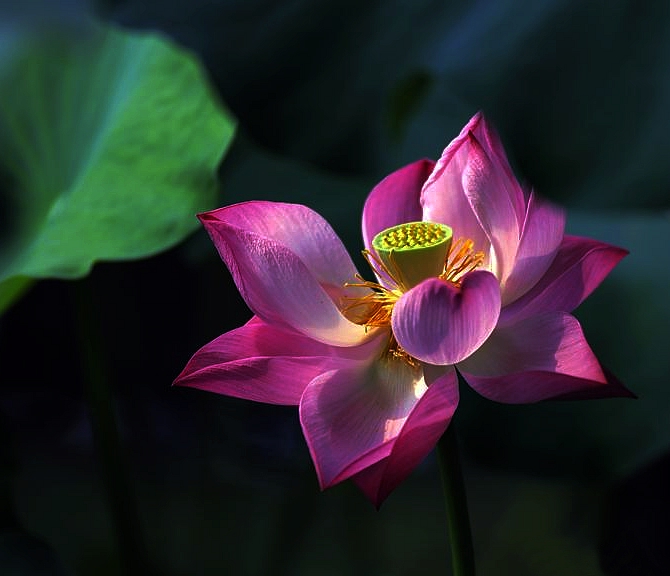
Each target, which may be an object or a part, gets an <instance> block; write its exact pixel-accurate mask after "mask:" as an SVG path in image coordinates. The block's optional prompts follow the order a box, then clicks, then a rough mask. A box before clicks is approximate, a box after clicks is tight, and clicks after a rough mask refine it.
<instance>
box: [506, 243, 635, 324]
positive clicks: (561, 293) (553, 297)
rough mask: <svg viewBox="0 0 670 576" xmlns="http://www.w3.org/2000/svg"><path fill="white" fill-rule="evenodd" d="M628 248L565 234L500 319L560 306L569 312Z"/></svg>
mask: <svg viewBox="0 0 670 576" xmlns="http://www.w3.org/2000/svg"><path fill="white" fill-rule="evenodd" d="M626 254H628V251H626V250H623V249H622V248H617V247H616V246H611V245H609V244H605V243H603V242H598V241H597V240H591V239H588V238H580V237H577V236H565V237H564V238H563V242H562V243H561V246H560V248H559V249H558V252H557V253H556V257H555V258H554V260H553V261H552V263H551V265H550V266H549V269H548V270H547V272H546V273H545V274H544V276H542V278H540V280H539V281H538V282H537V283H536V284H535V286H533V288H531V289H530V290H529V291H528V292H526V293H525V294H524V295H523V296H521V297H520V298H519V299H518V300H516V301H515V302H513V303H512V304H510V305H509V306H506V307H505V308H504V309H503V312H502V314H501V317H500V322H501V323H504V324H509V323H513V322H516V321H518V320H520V319H522V318H526V317H528V316H532V315H535V314H539V313H542V312H549V311H554V310H560V311H563V312H571V311H572V310H574V309H575V308H576V307H577V306H579V304H581V303H582V301H583V300H584V299H585V298H586V297H587V296H588V295H589V294H591V292H593V290H595V289H596V287H597V286H598V285H599V284H600V283H601V282H602V281H603V280H604V279H605V277H606V276H607V275H608V274H609V273H610V271H611V270H612V268H614V266H616V265H617V264H618V263H619V261H620V260H621V259H622V258H623V257H624V256H625V255H626Z"/></svg>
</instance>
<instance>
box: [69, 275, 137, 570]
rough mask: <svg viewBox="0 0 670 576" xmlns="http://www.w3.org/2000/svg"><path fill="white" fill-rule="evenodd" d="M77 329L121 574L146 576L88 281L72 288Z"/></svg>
mask: <svg viewBox="0 0 670 576" xmlns="http://www.w3.org/2000/svg"><path fill="white" fill-rule="evenodd" d="M75 294H76V305H77V324H78V331H79V338H80V341H81V342H80V350H81V354H82V364H83V372H84V381H85V383H84V387H85V391H86V400H87V403H88V408H89V412H90V417H91V427H92V429H93V439H94V441H95V445H96V448H97V452H98V458H99V459H100V463H101V465H102V472H103V474H104V480H105V488H106V491H107V498H108V504H109V506H110V512H111V514H112V521H113V525H114V531H115V533H116V538H117V546H118V548H119V556H120V568H121V572H122V573H123V574H127V575H131V576H134V575H138V576H139V575H140V574H141V575H147V574H149V573H150V572H149V569H148V568H149V564H148V561H147V557H146V550H145V547H144V539H143V537H142V531H141V529H140V521H139V513H138V510H137V503H136V501H135V494H134V493H133V490H132V488H131V483H130V477H129V470H128V467H127V465H126V459H125V454H124V452H123V449H122V444H121V439H120V436H119V429H118V425H117V421H116V414H115V412H114V403H113V398H112V391H111V389H110V383H109V378H108V376H107V370H106V369H105V368H104V366H103V364H104V358H103V356H104V353H103V350H104V348H103V345H102V339H101V334H100V330H99V325H98V318H97V316H98V315H97V314H96V307H95V306H94V304H93V302H94V294H93V290H92V281H91V279H90V278H86V279H84V280H80V281H78V282H76V283H75Z"/></svg>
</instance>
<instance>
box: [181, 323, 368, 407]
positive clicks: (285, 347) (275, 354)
mask: <svg viewBox="0 0 670 576" xmlns="http://www.w3.org/2000/svg"><path fill="white" fill-rule="evenodd" d="M367 346H368V348H366V347H363V346H361V347H347V348H336V347H333V346H328V345H326V344H321V343H320V342H316V341H315V340H312V339H310V338H307V337H305V336H302V335H301V334H299V333H297V332H294V331H289V330H284V329H281V328H277V327H274V326H270V325H268V324H265V323H264V322H262V321H260V320H258V319H256V318H254V319H252V320H251V321H250V322H248V323H247V324H246V325H244V326H242V327H240V328H237V329H235V330H232V331H230V332H228V333H226V334H223V335H222V336H219V337H218V338H216V339H215V340H213V341H212V342H210V343H209V344H207V345H205V346H203V347H202V348H201V349H200V350H198V351H197V352H196V353H195V354H194V356H193V357H192V358H191V359H190V360H189V362H188V364H187V365H186V367H185V368H184V370H183V371H182V373H181V374H180V375H179V376H178V378H177V379H176V380H175V382H174V383H175V385H177V386H190V387H192V388H199V389H201V390H208V391H210V392H215V393H217V394H224V395H226V396H234V397H236V398H244V399H246V400H255V401H257V402H266V403H268V404H287V405H298V403H299V402H300V397H301V396H302V393H303V391H304V390H305V387H306V386H307V384H309V382H310V381H311V380H312V379H313V378H315V377H316V376H318V375H319V374H321V373H323V372H326V371H328V370H333V369H336V368H343V367H346V366H348V365H350V364H351V363H353V362H356V361H360V360H361V359H364V358H365V357H366V355H369V353H370V351H369V346H370V345H369V344H368V345H367Z"/></svg>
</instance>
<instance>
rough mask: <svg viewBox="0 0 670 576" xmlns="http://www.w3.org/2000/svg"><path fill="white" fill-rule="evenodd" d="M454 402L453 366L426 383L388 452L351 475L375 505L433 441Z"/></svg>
mask: <svg viewBox="0 0 670 576" xmlns="http://www.w3.org/2000/svg"><path fill="white" fill-rule="evenodd" d="M457 405H458V381H457V378H456V372H455V371H454V369H453V368H451V367H449V368H447V369H446V373H444V374H442V375H441V376H440V377H439V378H437V379H436V380H434V381H433V382H432V383H430V384H429V386H428V390H426V392H425V394H424V395H423V396H422V397H421V399H420V400H419V401H418V402H417V403H416V405H415V406H414V408H413V409H412V411H411V413H410V414H409V416H408V417H407V420H406V421H405V424H404V426H403V427H402V430H400V433H399V434H398V437H397V438H396V439H395V442H394V443H393V447H392V448H391V451H390V453H389V455H388V456H387V457H385V458H383V459H382V460H380V461H379V462H377V463H376V464H373V465H372V466H370V467H369V468H365V469H364V470H361V471H360V472H359V473H358V474H356V475H355V476H354V477H353V478H352V479H353V481H354V482H355V483H356V485H357V486H358V487H359V488H360V489H361V490H362V491H363V492H364V493H365V495H366V496H367V497H368V498H369V499H370V500H371V501H372V503H373V504H374V505H375V506H377V507H379V506H380V505H381V503H382V502H383V501H384V500H385V499H386V498H387V496H388V495H389V494H390V493H391V492H392V491H393V490H394V489H395V488H396V487H397V486H398V485H399V484H400V483H401V482H402V481H403V480H404V479H405V478H406V477H407V476H409V474H410V473H411V472H412V470H414V469H415V468H416V467H417V466H418V465H419V464H420V463H421V461H422V460H423V459H424V458H425V457H426V456H427V455H428V453H429V452H430V451H431V450H432V449H433V447H434V446H435V445H436V444H437V441H438V440H439V439H440V437H441V436H442V434H443V433H444V431H445V430H446V429H447V426H449V423H450V422H451V418H452V416H453V415H454V412H455V411H456V406H457Z"/></svg>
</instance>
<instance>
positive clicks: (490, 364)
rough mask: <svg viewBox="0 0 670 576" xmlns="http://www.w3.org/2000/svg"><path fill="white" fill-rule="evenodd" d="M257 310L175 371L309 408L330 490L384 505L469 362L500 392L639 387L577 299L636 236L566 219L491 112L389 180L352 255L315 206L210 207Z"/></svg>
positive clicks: (181, 380)
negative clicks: (607, 365)
mask: <svg viewBox="0 0 670 576" xmlns="http://www.w3.org/2000/svg"><path fill="white" fill-rule="evenodd" d="M199 218H200V220H201V221H202V223H203V225H204V226H205V228H206V230H207V232H208V233H209V235H210V236H211V238H212V241H213V242H214V244H215V246H216V248H217V250H218V251H219V254H220V255H221V258H222V259H223V260H224V262H225V263H226V265H227V266H228V268H229V270H230V272H231V274H232V277H233V280H234V281H235V284H236V285H237V288H238V289H239V291H240V293H241V295H242V297H243V298H244V300H245V302H246V303H247V305H248V306H249V308H250V309H251V310H252V311H253V313H254V316H253V318H252V319H251V320H250V321H249V322H248V323H247V324H245V325H244V326H242V327H240V328H237V329H235V330H233V331H231V332H228V333H226V334H223V335H222V336H220V337H218V338H217V339H215V340H214V341H213V342H210V343H209V344H207V345H206V346H204V347H203V348H202V349H201V350H199V351H198V352H196V354H195V355H194V356H193V358H191V360H190V361H189V362H188V364H187V366H186V368H185V369H184V371H183V372H182V373H181V375H180V376H179V377H178V378H177V380H176V382H175V384H178V385H184V386H192V387H195V388H200V389H203V390H209V391H212V392H216V393H219V394H225V395H228V396H235V397H238V398H246V399H249V400H255V401H258V402H267V403H273V404H288V405H297V406H299V412H300V422H301V425H302V429H303V432H304V435H305V438H306V440H307V445H308V447H309V451H310V454H311V456H312V459H313V461H314V465H315V467H316V472H317V475H318V479H319V483H320V486H321V488H322V489H324V488H327V487H329V486H332V485H334V484H337V483H338V482H341V481H343V480H346V479H352V480H353V481H354V482H355V483H356V484H357V485H358V486H359V487H360V488H361V489H362V490H363V492H364V493H365V495H366V496H367V497H368V498H369V499H370V500H371V501H372V502H373V503H374V504H375V505H377V506H379V505H380V504H381V502H382V501H383V500H384V499H385V498H386V497H387V496H388V495H389V493H390V492H391V491H392V490H393V489H394V488H395V487H396V486H397V485H398V484H399V483H400V482H401V481H402V480H403V479H405V478H406V477H407V476H408V475H409V474H410V472H411V471H412V470H413V469H414V468H415V467H416V466H417V465H418V464H419V463H420V462H421V461H422V460H423V459H424V457H425V456H426V455H427V454H428V453H429V452H430V450H431V449H432V448H433V447H434V446H435V444H436V443H437V441H438V439H439V438H440V436H441V435H442V434H443V432H444V431H445V430H446V428H447V426H449V423H450V421H451V418H452V416H453V414H454V411H455V410H456V406H457V404H458V399H459V390H458V377H457V370H458V371H459V372H460V373H461V375H462V377H463V378H464V379H465V381H466V382H467V383H468V384H469V385H470V386H471V387H472V388H474V389H475V390H476V391H477V392H478V393H479V394H481V395H483V396H485V397H486V398H490V399H492V400H495V401H498V402H506V403H530V402H538V401H541V400H547V399H554V398H587V397H589V398H590V397H606V396H625V395H630V393H628V391H627V390H626V389H625V388H623V386H621V385H620V384H619V383H618V382H617V381H616V380H615V379H613V378H612V377H611V376H609V375H608V374H607V373H606V372H605V371H604V370H603V368H602V367H601V366H600V364H599V362H598V360H597V359H596V357H595V355H594V354H593V352H592V351H591V349H590V347H589V345H588V344H587V342H586V339H585V338H584V334H583V333H582V329H581V327H580V325H579V323H578V321H577V320H576V319H575V318H574V317H573V316H571V315H570V312H571V311H572V310H573V309H574V308H575V307H577V306H578V305H579V304H580V303H581V302H582V301H583V300H584V299H585V298H586V297H587V296H588V295H589V294H590V293H591V292H592V291H593V290H594V289H595V288H596V286H598V284H600V282H601V281H602V280H603V279H604V278H605V276H607V274H608V273H609V272H610V271H611V270H612V268H613V267H614V266H615V265H616V264H617V263H618V262H619V260H621V258H622V257H623V256H624V255H625V254H626V251H624V250H622V249H620V248H616V247H614V246H610V245H607V244H603V243H602V242H598V241H595V240H589V239H585V238H578V237H574V236H565V235H564V223H565V216H564V214H563V212H562V211H561V210H559V209H558V208H557V207H555V206H553V205H551V204H549V203H547V202H545V201H542V200H540V199H538V198H537V196H535V194H534V193H533V192H530V193H528V194H527V193H525V192H524V190H523V189H522V187H521V186H520V185H519V183H518V182H517V181H516V179H515V178H514V175H513V173H512V170H511V168H510V166H509V164H508V161H507V158H506V156H505V153H504V151H503V148H502V145H501V143H500V142H499V140H498V138H497V136H496V135H495V134H494V132H493V131H492V130H491V129H490V128H489V127H488V126H487V124H486V122H485V120H484V118H483V116H482V115H481V114H477V115H476V116H475V117H474V118H472V120H470V122H469V123H468V124H467V125H466V126H465V128H464V129H463V130H462V132H461V134H460V135H459V136H458V137H457V138H456V139H455V140H454V141H453V142H451V144H449V146H448V147H447V148H446V149H445V151H444V153H443V154H442V157H441V158H440V160H439V161H438V162H437V163H434V162H432V161H428V160H422V161H419V162H415V163H413V164H410V165H409V166H406V167H404V168H402V169H400V170H398V171H396V172H394V173H392V174H391V175H389V176H387V177H386V178H385V179H384V180H382V181H381V182H380V183H379V184H378V185H377V186H376V187H375V188H374V189H373V190H372V192H371V193H370V195H369V197H368V199H367V201H366V203H365V207H364V209H363V222H362V226H363V240H364V244H365V250H364V255H365V257H366V259H367V260H368V262H369V264H370V266H371V268H372V272H373V273H374V280H371V281H366V280H364V279H363V277H362V276H361V275H359V273H358V271H357V270H356V268H355V266H354V264H353V262H352V260H351V258H350V257H349V255H348V253H347V251H346V249H345V248H344V246H343V244H342V242H341V241H340V239H339V238H338V236H337V235H336V234H335V232H334V231H333V229H332V228H331V227H330V226H329V225H328V223H327V222H326V221H325V220H324V219H323V218H322V217H321V216H319V215H318V214H317V213H315V212H314V211H312V210H310V209H309V208H307V207H305V206H301V205H295V204H283V203H275V202H245V203H241V204H236V205H233V206H228V207H225V208H220V209H218V210H213V211H211V212H206V213H204V214H201V215H200V216H199Z"/></svg>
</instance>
